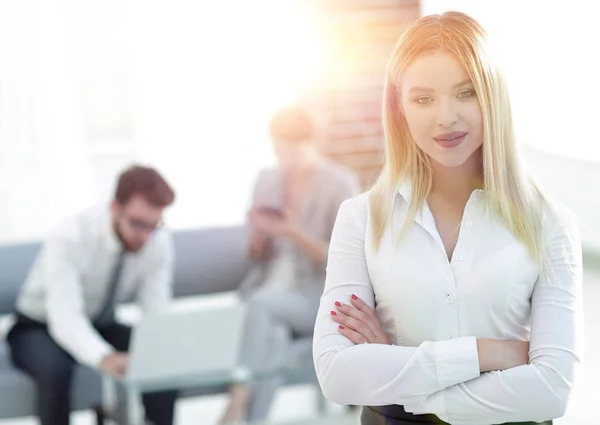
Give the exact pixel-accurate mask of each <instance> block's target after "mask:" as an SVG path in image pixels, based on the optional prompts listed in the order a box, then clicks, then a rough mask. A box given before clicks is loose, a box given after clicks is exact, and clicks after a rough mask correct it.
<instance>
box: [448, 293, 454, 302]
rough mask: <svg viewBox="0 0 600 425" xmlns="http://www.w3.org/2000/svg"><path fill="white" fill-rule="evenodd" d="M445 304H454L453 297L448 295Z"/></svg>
mask: <svg viewBox="0 0 600 425" xmlns="http://www.w3.org/2000/svg"><path fill="white" fill-rule="evenodd" d="M446 302H447V303H448V304H452V303H454V297H453V296H452V295H448V296H447V297H446Z"/></svg>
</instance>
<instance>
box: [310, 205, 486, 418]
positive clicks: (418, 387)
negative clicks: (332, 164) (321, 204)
mask: <svg viewBox="0 0 600 425" xmlns="http://www.w3.org/2000/svg"><path fill="white" fill-rule="evenodd" d="M367 208H368V207H367V198H366V195H360V196H359V197H356V198H353V199H351V200H347V201H345V202H343V203H342V205H341V207H340V210H339V213H338V217H337V220H336V223H335V226H334V230H333V234H332V238H331V243H330V248H329V257H328V264H327V278H326V283H325V290H324V293H323V296H322V298H321V305H320V308H319V313H318V316H317V320H316V325H315V334H314V342H313V344H314V345H313V357H314V363H315V368H316V371H317V377H318V379H319V383H320V385H321V388H322V390H323V393H324V395H325V396H326V397H327V398H328V399H329V400H331V401H334V402H336V403H339V404H354V405H373V406H375V405H388V404H407V403H413V404H414V403H420V402H421V401H422V400H424V399H425V398H426V397H427V396H429V395H431V394H433V393H435V392H438V391H440V390H442V389H444V388H447V387H450V386H452V385H456V384H458V383H461V382H465V381H468V380H470V379H473V378H476V377H478V376H479V361H478V353H477V346H476V340H475V338H471V337H464V338H457V339H453V340H447V341H439V342H425V343H423V344H421V345H420V346H419V347H401V346H388V345H380V344H362V345H354V344H353V343H352V342H351V341H350V340H349V339H347V338H346V337H345V336H343V335H341V334H340V333H339V332H338V328H337V324H336V323H335V322H334V321H333V320H331V316H330V313H329V312H330V311H331V310H332V308H333V305H334V302H335V301H342V302H348V300H349V298H350V296H351V294H356V295H357V296H359V297H361V298H362V299H363V300H364V301H365V302H366V303H367V304H369V305H370V306H371V307H374V305H375V300H374V293H373V288H372V286H371V282H370V279H369V273H368V269H367V263H366V258H365V233H366V228H367V215H368V213H367ZM436 407H437V408H440V409H442V410H443V409H444V404H443V400H441V401H440V404H439V405H438V406H436Z"/></svg>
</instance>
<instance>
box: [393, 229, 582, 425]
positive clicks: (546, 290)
mask: <svg viewBox="0 0 600 425" xmlns="http://www.w3.org/2000/svg"><path fill="white" fill-rule="evenodd" d="M549 230H550V231H549V232H548V233H547V235H546V238H545V252H546V262H547V270H546V272H545V273H542V274H540V277H539V278H538V281H537V282H536V284H535V286H534V290H533V294H532V299H531V340H530V353H529V358H530V361H529V364H528V365H525V366H521V367H517V368H513V369H508V370H504V371H499V372H491V373H486V374H483V375H482V376H481V377H479V378H477V379H475V380H472V381H470V382H466V383H463V384H459V385H456V386H453V387H451V388H447V389H445V390H443V391H440V392H438V393H436V394H433V395H431V396H430V397H427V398H426V399H425V400H423V401H420V402H419V401H417V402H411V403H409V404H407V405H406V406H405V408H406V410H407V411H410V412H413V413H433V414H436V415H438V416H440V417H441V418H442V419H444V420H445V421H447V422H449V423H451V424H453V425H481V424H483V423H485V424H490V423H505V422H524V421H536V422H540V421H544V420H549V419H555V418H558V417H561V416H563V415H564V413H565V410H566V408H567V403H568V400H569V396H570V394H571V390H572V387H573V381H574V377H575V374H576V370H577V366H578V364H579V363H580V359H581V355H582V352H583V319H582V316H583V312H582V297H581V294H582V259H581V243H580V238H579V232H578V228H577V223H576V222H575V220H574V219H571V220H567V221H560V220H559V222H558V223H554V224H553V225H552V226H549ZM441 406H446V407H445V408H441Z"/></svg>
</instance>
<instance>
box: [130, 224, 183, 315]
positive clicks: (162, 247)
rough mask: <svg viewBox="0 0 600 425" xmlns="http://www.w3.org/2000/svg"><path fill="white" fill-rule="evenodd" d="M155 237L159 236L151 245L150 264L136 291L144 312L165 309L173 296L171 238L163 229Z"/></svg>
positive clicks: (158, 311)
mask: <svg viewBox="0 0 600 425" xmlns="http://www.w3.org/2000/svg"><path fill="white" fill-rule="evenodd" d="M155 237H156V238H159V241H157V242H159V243H156V244H155V245H154V246H153V249H154V252H153V255H152V264H149V265H148V269H147V272H146V276H145V278H144V279H143V280H142V283H141V286H140V288H139V291H138V300H139V303H140V306H141V308H142V310H143V311H144V313H145V314H155V313H162V312H164V311H166V310H167V309H168V307H169V303H170V302H171V299H172V297H173V294H172V293H173V265H174V264H173V263H174V257H175V253H174V247H173V239H172V236H171V234H170V233H169V232H167V231H165V230H162V231H161V232H160V234H156V235H155Z"/></svg>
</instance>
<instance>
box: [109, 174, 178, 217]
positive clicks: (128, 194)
mask: <svg viewBox="0 0 600 425" xmlns="http://www.w3.org/2000/svg"><path fill="white" fill-rule="evenodd" d="M136 195H140V196H142V197H143V198H144V199H145V200H146V201H148V203H150V204H152V205H154V206H157V207H163V208H164V207H168V206H169V205H171V204H172V203H173V202H174V201H175V192H173V189H171V187H170V186H169V184H168V183H167V182H166V181H165V179H164V178H163V177H162V176H161V175H160V174H159V173H158V172H157V171H156V170H154V169H153V168H149V167H142V166H139V165H134V166H132V167H130V168H128V169H126V170H125V171H123V172H122V173H121V175H120V176H119V182H118V183H117V191H116V193H115V199H116V200H117V202H119V203H120V204H121V205H125V204H126V203H127V202H129V200H130V199H131V198H133V197H134V196H136Z"/></svg>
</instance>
